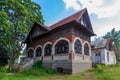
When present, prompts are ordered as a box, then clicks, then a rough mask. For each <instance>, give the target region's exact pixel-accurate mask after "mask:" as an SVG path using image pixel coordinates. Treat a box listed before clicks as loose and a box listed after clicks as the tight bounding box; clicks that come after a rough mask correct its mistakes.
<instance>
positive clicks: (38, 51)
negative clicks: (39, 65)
mask: <svg viewBox="0 0 120 80" xmlns="http://www.w3.org/2000/svg"><path fill="white" fill-rule="evenodd" d="M41 55H42V48H41V47H38V48H37V49H36V57H40V56H41Z"/></svg>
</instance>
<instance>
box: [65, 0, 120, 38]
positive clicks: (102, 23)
mask: <svg viewBox="0 0 120 80" xmlns="http://www.w3.org/2000/svg"><path fill="white" fill-rule="evenodd" d="M70 1H72V2H70ZM63 2H64V3H65V5H66V10H69V9H70V8H73V9H74V10H76V11H78V10H80V9H83V8H87V10H88V13H89V14H95V15H96V16H97V17H96V16H90V19H91V22H92V26H93V30H94V32H95V33H96V34H97V36H98V37H100V36H103V35H105V34H106V33H107V32H109V31H111V29H112V28H115V29H116V30H117V31H118V30H120V7H119V6H120V0H63ZM73 5H74V6H73ZM77 6H79V7H77Z"/></svg>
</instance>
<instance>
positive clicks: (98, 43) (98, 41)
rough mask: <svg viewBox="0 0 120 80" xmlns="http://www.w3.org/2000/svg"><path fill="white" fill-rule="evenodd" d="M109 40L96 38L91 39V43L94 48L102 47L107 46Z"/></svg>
mask: <svg viewBox="0 0 120 80" xmlns="http://www.w3.org/2000/svg"><path fill="white" fill-rule="evenodd" d="M110 42H111V39H109V38H108V39H103V38H98V39H96V40H95V41H92V45H93V46H94V48H103V47H107V46H108V45H109V44H110Z"/></svg>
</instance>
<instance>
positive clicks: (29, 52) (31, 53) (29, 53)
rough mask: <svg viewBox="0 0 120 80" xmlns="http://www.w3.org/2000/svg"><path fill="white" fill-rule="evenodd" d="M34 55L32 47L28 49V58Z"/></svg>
mask: <svg viewBox="0 0 120 80" xmlns="http://www.w3.org/2000/svg"><path fill="white" fill-rule="evenodd" d="M33 57H34V51H33V50H32V49H30V50H29V51H28V58H33Z"/></svg>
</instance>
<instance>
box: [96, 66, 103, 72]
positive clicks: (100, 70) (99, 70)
mask: <svg viewBox="0 0 120 80" xmlns="http://www.w3.org/2000/svg"><path fill="white" fill-rule="evenodd" d="M95 71H96V73H97V74H102V73H104V66H101V65H97V68H96V69H95Z"/></svg>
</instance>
